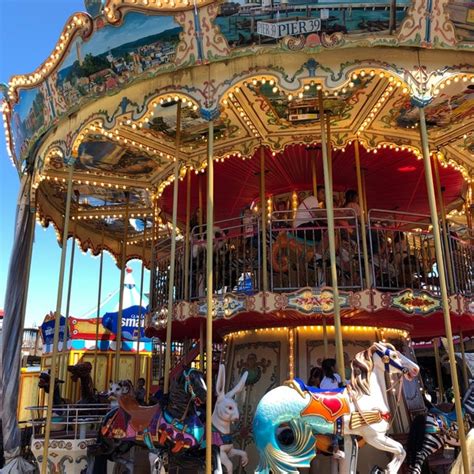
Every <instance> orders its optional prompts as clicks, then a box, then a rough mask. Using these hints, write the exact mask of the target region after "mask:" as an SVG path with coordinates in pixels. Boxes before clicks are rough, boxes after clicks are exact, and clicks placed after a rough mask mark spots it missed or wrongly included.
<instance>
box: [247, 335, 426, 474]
mask: <svg viewBox="0 0 474 474" xmlns="http://www.w3.org/2000/svg"><path fill="white" fill-rule="evenodd" d="M385 373H388V374H392V373H399V374H403V375H404V376H405V377H406V378H407V379H409V380H412V379H413V378H414V377H416V376H417V375H418V373H419V367H418V366H417V365H416V364H415V363H414V362H412V361H411V360H409V359H408V358H407V357H405V356H403V355H402V354H400V353H399V352H398V351H397V350H396V349H395V348H394V347H393V346H392V345H391V344H387V343H377V342H376V343H374V344H373V345H372V346H371V347H370V348H368V349H367V350H365V351H362V352H360V353H359V354H357V355H356V357H355V359H354V360H353V361H352V377H351V383H350V385H349V386H347V387H346V388H345V389H341V390H339V391H336V392H327V391H325V390H319V389H315V388H313V387H307V386H306V385H305V384H304V383H303V382H302V381H301V380H299V379H294V380H290V381H288V382H286V384H285V385H283V386H280V387H277V388H275V389H273V390H271V391H270V392H268V393H267V394H266V395H265V396H264V397H263V398H262V399H261V400H260V402H259V404H258V406H257V409H256V412H255V417H254V421H253V433H254V438H255V443H256V446H257V449H258V452H259V456H260V464H259V466H258V468H257V470H256V472H257V473H262V474H263V473H265V474H268V473H269V472H270V471H272V472H273V473H275V474H276V473H292V474H297V473H298V468H302V467H309V465H310V463H311V460H312V459H313V458H314V457H315V455H316V446H315V436H317V435H331V436H334V435H338V436H342V437H343V438H344V451H345V454H346V456H345V458H344V459H342V460H340V461H339V462H340V463H341V467H342V471H341V472H345V473H349V474H355V472H356V471H355V469H356V461H357V444H356V443H355V441H354V440H353V437H355V436H360V437H362V438H363V439H364V440H365V441H366V442H367V443H368V444H370V445H372V446H373V447H375V448H377V449H380V450H382V451H387V452H390V453H393V459H392V461H391V462H390V463H389V464H388V466H387V469H386V471H385V472H386V473H387V474H394V473H397V472H398V470H399V469H400V467H401V465H402V463H403V460H404V459H405V455H406V453H405V450H404V448H403V446H402V445H401V444H400V443H399V442H398V441H395V440H393V439H392V438H390V437H388V436H387V431H388V430H389V428H390V419H391V413H390V409H389V405H388V401H387V396H386V391H387V387H386V383H385ZM401 383H402V380H401V379H400V380H399V384H401ZM400 393H401V392H400ZM349 452H350V453H351V455H347V454H348V453H349Z"/></svg>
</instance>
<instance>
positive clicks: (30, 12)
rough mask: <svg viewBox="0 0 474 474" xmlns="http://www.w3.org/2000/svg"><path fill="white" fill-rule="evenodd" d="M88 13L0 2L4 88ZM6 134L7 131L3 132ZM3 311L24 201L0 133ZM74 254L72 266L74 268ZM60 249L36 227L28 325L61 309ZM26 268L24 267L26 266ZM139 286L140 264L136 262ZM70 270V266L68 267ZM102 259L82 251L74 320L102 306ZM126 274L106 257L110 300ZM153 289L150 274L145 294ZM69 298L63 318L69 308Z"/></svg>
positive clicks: (67, 3) (50, 0)
mask: <svg viewBox="0 0 474 474" xmlns="http://www.w3.org/2000/svg"><path fill="white" fill-rule="evenodd" d="M77 11H84V6H83V2H82V0H21V1H19V0H0V82H4V83H5V82H7V81H8V79H9V78H10V77H11V76H12V75H14V74H24V73H28V72H31V71H33V70H34V69H35V68H36V67H37V66H38V65H39V64H40V63H41V62H42V61H43V60H44V59H45V58H46V57H47V56H48V55H49V54H50V52H51V51H52V49H53V48H54V46H55V44H56V41H57V39H58V38H59V35H60V33H61V30H62V28H63V26H64V24H65V22H66V20H67V18H68V17H69V16H70V15H71V14H73V13H75V12H77ZM2 128H3V127H2ZM0 177H1V183H0V308H2V307H3V306H4V304H3V301H4V297H7V296H5V289H6V283H7V282H6V280H7V274H8V265H9V259H10V252H11V248H12V244H13V229H14V221H15V208H16V201H17V196H18V187H19V186H18V183H19V180H18V176H17V173H16V170H15V169H14V168H13V166H12V165H11V163H10V160H9V158H8V155H7V152H6V148H5V135H4V133H3V131H2V133H0ZM69 254H70V247H69V251H68V261H67V265H69ZM59 260H60V247H59V245H58V244H57V242H56V235H55V233H54V230H53V229H52V228H49V229H47V230H43V229H42V228H41V226H39V225H37V226H36V236H35V246H34V251H33V262H32V272H31V277H30V287H29V295H28V306H27V312H26V325H33V324H37V325H38V324H40V323H41V321H42V319H43V317H44V315H45V314H46V313H48V312H49V311H51V310H53V311H54V309H55V307H56V293H57V286H58V272H59ZM20 265H21V263H20ZM130 266H131V267H132V268H133V276H134V278H135V281H136V283H137V284H139V280H140V268H141V263H140V262H136V261H135V262H131V264H130ZM67 268H69V266H67ZM98 273H99V259H98V258H92V257H91V256H90V255H89V254H88V255H83V254H82V252H81V251H80V249H79V248H76V261H75V269H74V280H73V286H72V298H71V311H70V314H71V315H74V316H77V317H80V316H81V315H82V314H84V313H86V312H87V311H88V310H90V309H91V308H92V307H94V305H95V304H96V301H97V282H98ZM119 281H120V272H119V270H118V269H117V267H116V266H115V264H114V263H113V260H112V258H111V257H110V256H109V255H108V254H105V257H104V280H103V292H102V294H103V295H104V297H105V296H106V295H108V294H110V293H112V292H114V291H115V290H116V289H117V288H118V286H119ZM147 288H148V272H146V276H145V291H146V292H147ZM65 299H66V292H65V293H64V298H63V312H64V310H65V307H66V302H65Z"/></svg>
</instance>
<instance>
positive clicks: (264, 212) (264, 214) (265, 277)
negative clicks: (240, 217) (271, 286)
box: [260, 145, 268, 292]
mask: <svg viewBox="0 0 474 474" xmlns="http://www.w3.org/2000/svg"><path fill="white" fill-rule="evenodd" d="M260 208H261V220H262V222H261V229H262V232H261V233H262V236H261V239H262V262H261V265H262V290H263V292H267V291H268V269H267V202H266V200H265V148H264V147H263V145H262V146H260Z"/></svg>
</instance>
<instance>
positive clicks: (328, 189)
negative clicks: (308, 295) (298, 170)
mask: <svg viewBox="0 0 474 474" xmlns="http://www.w3.org/2000/svg"><path fill="white" fill-rule="evenodd" d="M319 118H320V122H321V150H322V154H323V171H324V189H325V194H326V212H327V221H328V237H329V256H330V260H331V280H332V288H333V298H334V341H335V345H336V362H337V370H338V371H339V374H341V377H344V374H345V370H344V351H343V345H342V328H341V308H340V304H339V288H338V284H337V267H336V239H335V234H334V206H333V198H332V186H331V184H332V183H331V177H330V173H329V160H328V150H327V144H326V129H325V126H324V104H323V94H322V92H321V91H319Z"/></svg>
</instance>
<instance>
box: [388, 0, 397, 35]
mask: <svg viewBox="0 0 474 474" xmlns="http://www.w3.org/2000/svg"><path fill="white" fill-rule="evenodd" d="M389 23H390V24H389V27H388V28H389V33H390V34H393V32H394V31H395V30H396V29H397V0H390V22H389Z"/></svg>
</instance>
